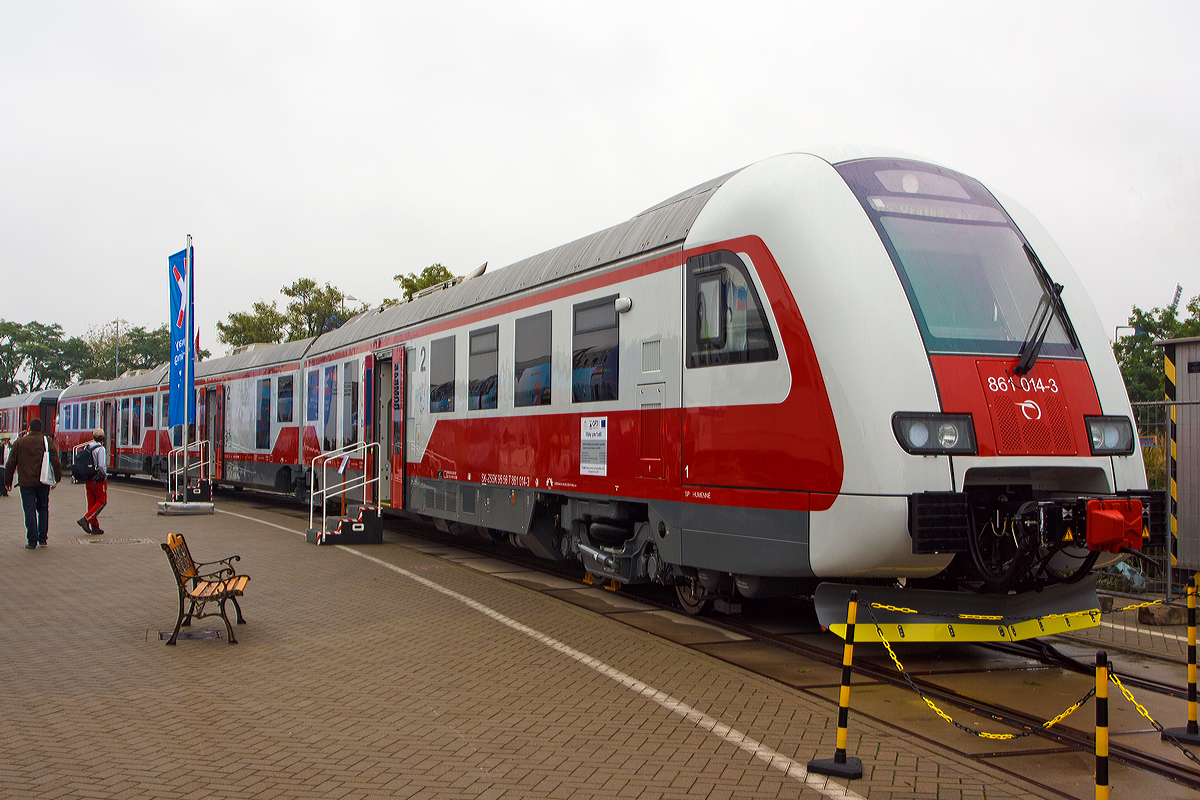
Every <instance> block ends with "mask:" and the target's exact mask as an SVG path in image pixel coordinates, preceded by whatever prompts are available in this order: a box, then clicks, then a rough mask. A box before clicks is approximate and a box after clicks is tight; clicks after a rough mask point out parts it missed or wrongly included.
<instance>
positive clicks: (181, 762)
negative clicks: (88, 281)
mask: <svg viewBox="0 0 1200 800" xmlns="http://www.w3.org/2000/svg"><path fill="white" fill-rule="evenodd" d="M157 494H158V493H157V491H155V490H153V489H149V488H146V487H145V485H139V484H124V483H120V482H114V484H113V486H112V490H111V492H110V501H109V507H108V508H107V509H106V510H105V520H106V524H105V529H106V531H107V533H106V536H105V537H104V538H105V539H106V540H107V543H104V544H101V543H99V541H98V538H99V537H97V538H96V539H87V538H84V537H79V536H75V535H74V534H72V533H71V532H70V527H72V526H73V522H72V521H73V520H74V518H75V517H74V516H72V513H73V512H74V510H75V509H76V508H78V507H81V506H82V504H83V492H82V487H76V486H70V485H60V487H59V488H58V489H56V490H55V492H54V493H53V495H52V497H51V533H50V537H51V543H52V546H51V547H50V548H47V549H46V550H44V551H43V550H38V551H28V552H27V551H24V550H23V549H22V548H21V544H22V540H23V524H22V522H21V519H20V507H19V504H14V503H12V502H11V501H0V618H3V619H4V620H5V628H4V633H3V639H2V640H0V641H2V646H0V676H2V677H0V682H2V684H0V742H3V746H4V748H5V754H4V756H3V758H0V800H8V798H18V797H37V798H52V797H66V796H76V797H96V798H103V800H108V799H109V798H139V799H140V798H149V797H154V798H180V799H181V800H186V799H187V798H193V797H194V798H202V797H203V798H209V797H235V796H236V797H254V798H262V800H271V798H275V797H334V798H340V799H341V800H346V799H347V798H358V797H364V798H365V797H408V798H450V797H479V798H509V797H522V798H525V797H529V798H540V797H546V798H550V797H553V798H560V797H561V798H567V799H568V800H582V799H583V798H590V797H645V798H696V797H705V798H725V797H737V798H759V797H762V798H767V797H780V796H786V797H797V796H800V797H818V796H819V795H818V794H817V793H816V792H814V791H813V790H811V789H809V788H806V787H802V786H801V784H799V783H798V782H797V781H795V780H794V779H792V778H789V777H787V776H785V775H783V774H782V773H780V772H779V771H777V770H774V769H771V768H770V767H768V766H767V765H766V764H764V763H763V762H762V761H759V760H758V759H756V758H754V757H753V756H751V755H750V754H748V753H746V752H744V751H742V750H740V749H738V748H736V747H735V746H733V745H731V744H729V743H728V742H725V741H723V740H721V739H718V738H717V737H716V736H714V735H713V734H711V733H709V732H707V731H704V730H702V729H700V728H698V727H696V725H694V724H693V723H691V722H689V721H687V720H685V719H683V718H681V717H680V716H678V715H676V714H673V713H671V712H669V711H667V710H665V709H664V708H662V707H660V706H659V705H658V704H657V703H655V702H654V701H652V700H650V699H648V698H646V697H642V696H640V695H637V694H635V693H634V692H631V691H629V690H628V689H626V688H624V687H623V686H621V685H620V684H618V683H616V682H615V681H613V680H611V679H610V678H608V677H605V676H604V675H602V674H600V673H599V672H597V671H596V670H594V669H592V668H590V667H588V666H585V665H584V664H581V663H578V662H577V661H575V660H573V659H571V658H569V657H567V656H566V655H564V654H562V653H559V652H557V651H554V650H551V649H550V648H548V647H546V646H545V645H544V644H542V643H540V642H538V641H536V640H534V639H532V638H531V637H529V636H527V635H525V634H523V633H521V632H519V631H515V630H512V629H511V628H508V627H505V626H504V625H501V624H499V623H498V622H496V621H495V620H492V619H489V618H488V617H486V616H484V615H482V614H480V613H478V612H476V611H473V610H470V609H468V608H467V607H466V606H464V605H462V604H461V603H459V602H458V601H456V600H453V599H451V598H448V597H446V596H445V595H443V594H440V593H438V592H436V591H434V590H432V589H430V588H428V587H425V586H422V585H420V584H418V583H416V582H415V581H413V580H411V579H409V578H407V577H404V576H403V575H400V574H396V573H394V572H391V571H389V570H386V569H384V568H383V567H381V566H379V565H377V564H374V563H371V562H368V561H366V560H365V559H363V558H359V557H357V556H355V555H353V554H352V553H350V552H346V551H344V550H339V549H337V548H316V547H313V546H311V545H306V544H305V543H304V541H303V538H302V537H301V536H296V535H293V534H289V533H287V532H285V531H281V530H279V529H277V528H272V527H268V526H264V525H258V524H255V523H254V522H250V521H247V520H244V519H240V518H238V517H234V516H231V515H229V514H216V515H214V516H212V517H184V518H168V517H158V516H156V515H155V514H154V503H155V501H156V500H157V499H158V498H157ZM218 508H219V509H225V508H228V510H232V511H234V512H235V513H237V514H242V515H244V516H249V517H256V518H259V519H263V520H267V521H270V522H273V523H275V524H277V525H282V526H284V527H285V528H289V529H293V530H296V531H301V530H302V529H303V527H304V523H303V522H300V521H298V520H296V519H295V518H293V517H291V516H289V515H287V514H286V513H282V514H281V513H276V512H274V511H272V510H270V509H263V508H256V507H254V503H253V502H252V501H248V502H247V501H242V502H238V503H233V502H232V501H229V502H228V504H227V502H226V501H225V500H224V498H221V497H220V496H219V497H218ZM168 531H175V532H180V533H183V534H185V535H186V536H187V537H188V541H189V544H190V546H191V549H192V552H193V554H194V555H195V556H196V557H197V558H199V559H201V560H211V559H214V558H218V557H222V556H225V555H229V554H231V553H238V554H240V555H241V556H242V560H241V562H239V563H238V567H239V569H240V570H242V571H244V572H245V573H246V574H248V575H250V576H251V582H250V585H249V587H248V589H247V594H246V597H245V598H244V599H243V601H242V609H243V612H244V614H245V616H246V619H247V621H248V624H247V625H245V626H239V628H238V631H237V634H238V639H239V642H240V644H238V645H236V646H231V645H228V644H227V643H226V642H225V641H224V631H223V624H222V623H221V622H220V620H219V619H218V620H217V621H216V622H215V623H214V622H213V621H212V620H211V619H210V620H201V621H198V622H197V623H196V624H195V625H194V628H196V629H209V630H220V632H221V636H222V638H221V639H219V640H196V641H187V640H184V641H180V642H179V644H178V645H177V646H176V647H174V648H168V647H164V646H163V644H162V643H161V642H160V641H159V639H158V632H159V631H163V630H167V631H169V630H170V629H171V628H172V627H173V625H174V620H175V610H176V607H177V602H178V601H177V595H176V591H175V587H174V584H173V581H172V579H171V576H170V572H169V570H168V567H167V563H166V558H165V556H164V555H163V553H162V551H161V549H159V548H158V547H157V546H155V545H145V544H116V543H115V542H116V541H117V540H121V539H133V538H150V539H154V540H156V541H163V540H165V537H166V534H167V532H168ZM81 539H82V540H83V541H85V542H87V544H77V543H76V542H77V541H79V540H81ZM354 549H355V550H358V551H361V552H363V553H365V554H368V555H370V556H372V557H374V558H379V559H382V560H383V561H385V562H388V563H389V564H394V565H395V566H396V567H398V568H401V569H404V570H407V571H409V572H411V573H413V574H415V575H418V576H420V577H423V578H426V579H428V580H431V581H434V582H436V583H438V584H440V585H442V586H445V587H446V588H447V589H450V590H453V591H455V592H459V593H461V594H463V595H465V596H467V597H470V598H472V599H473V600H475V601H476V602H479V603H481V604H483V605H485V606H488V607H490V608H492V609H495V610H496V611H497V612H499V613H501V614H503V615H505V616H507V617H509V618H511V619H513V620H516V621H517V622H519V623H521V624H524V625H528V626H529V627H531V628H533V629H535V630H537V631H539V632H541V633H542V634H544V635H546V636H548V637H552V638H553V639H555V640H557V641H559V642H562V643H563V644H564V645H566V646H568V647H571V648H574V649H575V650H577V651H579V652H582V653H586V654H588V655H590V656H592V657H594V658H596V659H599V660H601V661H603V662H604V663H605V664H607V665H608V666H609V667H611V668H612V669H615V670H619V671H620V672H622V673H624V674H626V675H629V676H632V677H633V678H635V679H637V680H640V681H643V682H644V683H646V684H648V685H650V686H653V687H654V688H655V689H657V690H659V691H661V692H664V693H666V694H668V695H670V696H671V697H674V698H676V699H677V700H679V701H682V702H685V703H687V704H689V705H690V706H691V707H692V708H694V709H696V710H697V711H698V712H701V713H704V714H707V715H709V716H710V717H712V718H714V719H717V720H718V721H720V722H722V723H724V724H726V725H730V726H732V727H734V728H736V729H738V730H740V731H742V732H743V733H745V734H747V735H748V736H751V737H753V738H755V739H757V740H759V741H761V742H762V743H763V744H764V745H766V746H768V747H771V748H773V749H774V750H776V751H777V752H779V753H781V754H783V755H785V756H787V757H790V758H793V759H795V760H796V761H798V762H800V763H801V764H804V763H805V762H807V761H808V759H810V758H813V757H828V756H830V755H832V749H833V737H834V735H835V732H836V730H835V727H834V722H833V720H834V718H835V716H836V709H835V708H832V707H831V706H829V705H827V704H824V703H822V702H820V701H818V700H815V699H813V698H812V697H811V696H809V695H806V694H804V693H801V692H796V691H793V690H791V689H789V688H787V687H785V686H782V685H780V684H777V683H775V682H774V681H771V680H769V679H766V678H762V677H759V676H756V675H752V674H750V673H747V672H744V671H742V670H741V669H739V668H737V667H734V666H731V665H728V664H725V663H723V662H719V661H715V660H713V659H710V658H709V657H707V656H705V655H703V654H701V653H698V652H696V651H693V650H689V649H687V648H685V647H683V646H680V645H676V644H672V643H670V642H667V641H664V640H660V639H656V638H654V637H653V636H651V635H649V634H647V633H644V632H642V631H639V630H637V629H634V628H631V627H628V626H626V625H624V624H621V623H619V622H617V621H614V620H612V619H608V618H606V617H603V616H598V615H596V614H594V613H592V612H590V611H587V610H585V609H582V608H580V607H578V606H574V605H569V604H567V603H565V602H561V601H559V600H557V599H554V598H553V597H550V596H548V595H544V594H539V593H537V592H534V591H532V590H530V589H526V588H523V587H522V586H521V585H519V584H515V583H513V582H506V581H503V580H498V579H496V578H494V577H492V576H490V575H489V574H487V573H486V572H482V571H479V570H475V569H471V568H470V567H469V566H464V565H459V564H456V563H452V562H449V561H446V560H442V559H439V558H437V557H434V556H431V555H427V554H425V553H422V552H419V551H417V550H414V549H410V548H406V547H402V546H398V545H395V544H385V545H381V546H375V547H359V548H354ZM852 734H853V735H852V736H851V738H850V746H851V748H852V750H853V751H854V752H855V753H858V754H860V757H864V766H865V767H866V768H867V770H868V772H867V779H865V780H863V781H856V782H854V783H853V785H852V787H851V788H852V789H853V790H854V791H856V792H859V793H861V794H863V795H865V796H867V797H871V798H875V797H893V796H896V797H900V796H907V797H911V796H914V794H913V793H914V792H916V793H919V794H922V795H927V796H931V797H955V798H965V797H984V796H986V797H989V798H1006V797H1030V796H1045V795H1044V794H1042V793H1040V792H1039V791H1038V790H1037V789H1036V788H1035V787H1032V786H1031V785H1028V784H1025V783H1023V782H1021V781H1019V780H1015V779H1013V778H1011V777H1010V776H1008V775H1006V774H1004V773H1001V772H999V771H998V770H994V769H992V768H991V767H989V766H987V765H981V764H979V763H977V762H974V761H971V760H969V759H965V758H959V757H956V756H953V755H950V754H947V753H944V752H941V751H939V750H937V749H936V748H933V747H931V746H929V745H928V744H926V743H924V742H922V741H921V740H918V739H916V738H915V737H910V736H907V735H904V734H902V733H898V732H896V731H894V730H892V729H888V728H883V727H881V726H878V725H874V724H871V723H870V722H868V721H864V720H855V721H854V723H853V731H852Z"/></svg>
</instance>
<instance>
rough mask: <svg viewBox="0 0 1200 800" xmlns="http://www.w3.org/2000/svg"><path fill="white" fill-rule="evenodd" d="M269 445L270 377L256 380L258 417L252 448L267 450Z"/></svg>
mask: <svg viewBox="0 0 1200 800" xmlns="http://www.w3.org/2000/svg"><path fill="white" fill-rule="evenodd" d="M270 447H271V379H270V378H262V379H261V380H259V382H258V419H257V420H255V425H254V448H255V449H256V450H268V449H270Z"/></svg>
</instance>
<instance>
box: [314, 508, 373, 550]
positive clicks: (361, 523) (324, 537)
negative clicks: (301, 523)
mask: <svg viewBox="0 0 1200 800" xmlns="http://www.w3.org/2000/svg"><path fill="white" fill-rule="evenodd" d="M325 528H326V530H323V531H322V530H318V529H316V528H309V529H308V531H307V533H306V535H305V539H306V541H307V542H308V543H309V544H318V545H319V544H382V543H383V510H382V509H381V508H380V507H379V506H359V507H358V513H357V515H354V514H352V515H351V516H348V517H328V518H327V519H326V522H325Z"/></svg>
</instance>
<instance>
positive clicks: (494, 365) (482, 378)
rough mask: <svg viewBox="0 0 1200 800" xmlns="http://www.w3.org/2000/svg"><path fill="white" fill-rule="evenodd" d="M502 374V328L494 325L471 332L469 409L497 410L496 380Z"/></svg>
mask: <svg viewBox="0 0 1200 800" xmlns="http://www.w3.org/2000/svg"><path fill="white" fill-rule="evenodd" d="M499 373H500V328H499V327H498V326H496V325H493V326H492V327H490V328H482V329H480V330H477V331H471V354H470V359H469V360H468V363H467V381H468V383H467V408H469V409H470V410H472V411H478V410H480V409H488V408H496V407H497V402H496V401H497V394H496V379H497V377H498V375H499Z"/></svg>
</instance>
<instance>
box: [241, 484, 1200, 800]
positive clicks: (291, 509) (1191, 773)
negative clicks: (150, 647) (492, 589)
mask: <svg viewBox="0 0 1200 800" xmlns="http://www.w3.org/2000/svg"><path fill="white" fill-rule="evenodd" d="M244 497H245V499H246V500H247V501H249V502H250V503H252V504H254V505H256V506H258V507H260V508H262V509H264V510H270V511H272V512H274V513H281V514H284V515H287V516H291V517H295V518H297V519H306V518H307V513H306V512H304V511H303V510H302V509H298V508H297V507H296V506H295V505H294V503H292V502H290V501H289V500H288V499H287V498H276V497H274V496H270V495H263V494H257V493H254V494H251V493H249V492H247V493H246V494H245V495H244ZM385 530H391V531H393V532H397V533H403V534H404V535H407V536H414V537H417V538H421V539H424V540H427V541H429V542H432V543H437V544H440V545H445V546H448V547H454V548H456V549H459V550H462V551H466V552H471V553H474V554H477V555H479V556H486V557H490V558H495V559H500V560H503V561H506V562H508V563H512V564H514V565H516V566H520V567H521V568H523V569H528V570H532V571H536V572H539V573H542V574H547V575H553V576H556V577H558V578H562V579H566V580H571V581H580V572H581V570H580V568H578V566H577V565H574V566H572V567H570V568H568V567H565V566H564V565H560V564H554V563H550V562H546V561H544V560H542V559H539V558H536V557H534V556H532V555H531V554H529V553H526V552H525V551H523V550H521V549H519V548H516V547H512V546H509V545H503V544H495V543H488V542H484V541H482V540H476V539H473V538H468V537H459V536H454V535H451V534H446V533H442V532H440V531H438V530H437V529H435V528H434V527H433V526H431V525H420V524H413V523H410V522H408V521H405V520H399V519H395V518H388V519H387V520H386V521H385ZM581 586H582V583H581ZM622 594H623V595H624V596H626V597H629V598H632V599H636V600H637V601H639V602H641V603H644V604H645V605H646V606H647V607H648V608H653V609H656V610H668V609H669V610H673V611H679V606H678V604H677V602H676V600H675V598H674V594H673V592H669V591H668V590H666V589H665V588H664V587H656V586H631V587H625V588H624V589H622ZM800 608H801V610H802V608H803V607H800ZM809 608H811V606H809ZM680 613H682V612H680ZM704 622H705V623H706V624H708V625H712V626H714V627H716V628H720V629H724V630H726V631H729V632H731V633H735V634H738V635H740V636H745V637H747V638H749V639H751V640H754V641H757V642H762V643H769V644H771V645H773V646H775V647H778V648H780V649H781V650H783V651H787V652H790V653H794V654H796V655H797V656H801V657H803V658H806V659H810V660H812V661H815V662H819V663H822V664H827V665H830V666H834V667H840V665H841V662H842V648H841V640H840V639H836V638H835V637H832V634H830V637H831V638H830V639H829V640H828V644H827V646H820V645H817V644H812V643H810V642H804V641H799V640H798V639H797V638H795V637H794V636H788V635H781V634H776V633H772V632H770V631H768V630H765V629H764V628H762V627H761V626H758V625H756V624H755V620H754V616H753V614H749V615H746V616H744V617H743V616H742V615H738V616H716V617H705V618H704ZM812 624H813V626H814V630H813V633H816V632H817V630H816V628H815V626H816V621H815V613H812ZM860 624H862V621H861V620H860ZM685 646H686V645H685ZM958 647H980V648H983V649H984V650H987V651H991V652H995V653H1003V654H1007V655H1009V656H1016V657H1017V658H1018V659H1024V660H1027V661H1030V662H1036V664H1039V665H1043V666H1046V667H1055V668H1059V669H1062V670H1066V671H1069V672H1072V673H1078V674H1087V675H1091V674H1093V667H1092V666H1091V665H1088V664H1085V663H1083V662H1080V661H1078V660H1077V659H1075V658H1072V657H1071V656H1069V655H1066V654H1064V653H1062V652H1061V651H1059V650H1058V649H1057V648H1056V647H1054V646H1053V645H1052V644H1050V643H1048V642H1042V641H1040V640H1035V641H1031V642H1019V643H995V644H987V645H965V646H964V645H960V646H958ZM861 650H862V648H861V647H860V648H859V651H860V652H861ZM706 652H708V651H706ZM709 655H713V654H712V653H709ZM715 657H717V658H721V656H720V655H719V654H718V655H716V656H715ZM724 660H729V659H724ZM730 663H736V662H734V661H731V660H730ZM741 666H743V668H746V667H745V665H741ZM1029 668H1030V667H1029V666H1025V667H1021V666H1017V667H1015V669H1029ZM1003 669H1013V668H1012V667H1003V666H1001V667H999V668H993V667H986V668H980V669H977V670H974V671H977V672H981V673H982V672H987V673H994V672H997V671H998V670H1003ZM970 671H972V670H969V669H962V668H956V669H952V670H940V671H939V670H928V669H921V670H910V673H909V674H910V677H911V678H912V680H913V682H914V683H915V685H916V686H918V687H919V688H920V689H921V691H922V692H924V693H925V694H926V695H927V696H928V697H929V698H931V699H933V700H934V701H935V702H937V703H939V704H941V705H944V706H945V707H948V708H954V709H958V710H962V711H966V712H968V713H970V714H974V715H978V716H982V717H984V718H985V719H988V720H991V721H993V722H995V723H997V724H999V725H1004V726H1008V727H1011V728H1014V729H1016V731H1018V732H1019V731H1029V732H1030V734H1029V735H1030V736H1031V737H1039V738H1040V739H1042V740H1045V741H1047V742H1051V743H1054V744H1056V745H1059V746H1062V747H1068V748H1071V749H1074V750H1077V751H1080V752H1085V753H1088V754H1091V753H1093V752H1094V751H1095V736H1094V731H1093V730H1092V729H1091V728H1090V727H1088V728H1087V729H1086V730H1082V729H1078V728H1072V727H1070V726H1069V725H1067V724H1064V723H1060V724H1058V725H1056V726H1054V727H1053V728H1050V729H1045V728H1043V727H1042V723H1043V722H1044V721H1045V720H1043V719H1041V718H1039V717H1037V716H1035V715H1032V714H1029V713H1027V712H1024V711H1022V710H1020V709H1016V708H1012V707H1009V706H1006V705H1004V704H1003V703H999V702H988V701H985V700H981V699H980V698H978V697H973V696H969V695H967V694H965V693H963V692H959V691H955V690H952V689H948V688H946V687H945V686H942V685H939V684H938V683H937V682H936V681H934V680H932V679H931V678H932V677H934V676H938V675H940V676H945V675H946V674H952V673H963V672H970ZM854 674H855V676H856V678H857V679H858V680H857V682H863V681H864V680H865V681H871V682H878V683H881V684H886V685H890V686H896V687H902V688H905V689H908V684H907V682H906V681H905V679H904V677H903V676H901V675H900V674H899V673H898V672H897V671H896V669H895V667H894V666H893V665H892V664H891V662H890V661H888V660H885V659H883V658H878V657H875V658H871V657H861V656H859V653H858V652H856V659H855V662H854ZM1116 674H1117V675H1118V677H1120V679H1121V681H1122V682H1123V683H1125V685H1126V686H1129V687H1130V688H1131V689H1136V690H1138V691H1141V692H1152V693H1155V694H1160V695H1164V696H1168V697H1172V698H1185V697H1186V688H1185V687H1183V686H1181V685H1174V684H1170V683H1166V682H1163V681H1157V680H1153V679H1148V678H1144V677H1141V676H1137V675H1133V674H1129V673H1128V672H1127V671H1122V670H1118V671H1117V672H1116ZM923 676H925V677H923ZM768 677H769V676H768ZM794 688H796V689H797V690H800V691H805V692H807V693H808V694H810V695H812V696H815V697H822V698H824V699H826V700H828V698H825V696H824V695H821V694H820V693H818V692H815V691H812V689H813V688H814V687H803V686H795V687H794ZM1112 691H1113V692H1115V691H1116V690H1115V687H1114V689H1113V690H1112ZM1117 694H1118V696H1119V693H1117ZM833 704H834V705H836V701H834V702H833ZM854 713H856V714H864V712H862V711H859V710H857V709H856V710H855V712H854ZM1081 713H1085V714H1086V712H1081ZM865 715H866V716H870V717H871V718H872V719H875V720H876V721H877V722H880V723H882V724H885V725H895V723H894V722H893V721H889V720H887V719H882V718H879V717H877V716H873V715H870V714H865ZM1088 719H1090V717H1088ZM906 731H907V732H908V733H909V734H910V735H916V736H918V737H920V738H922V739H925V740H926V741H929V742H930V743H932V744H937V745H940V746H946V744H945V742H943V741H938V740H935V739H932V738H929V737H926V736H922V735H921V734H920V733H917V732H915V731H912V730H908V729H906ZM959 752H960V753H961V754H962V755H964V756H966V757H973V758H981V757H983V756H986V755H989V754H975V755H972V754H971V753H968V752H965V751H961V750H960V751H959ZM1109 755H1110V758H1111V759H1113V760H1115V761H1119V762H1121V763H1124V764H1126V765H1128V766H1130V767H1133V768H1135V769H1138V770H1143V771H1145V772H1149V773H1152V774H1155V775H1159V776H1162V777H1164V778H1167V779H1169V780H1172V781H1175V782H1177V783H1179V784H1182V785H1184V786H1187V787H1190V788H1193V789H1200V767H1195V768H1193V767H1189V766H1188V765H1187V764H1181V763H1179V762H1176V761H1173V760H1171V759H1169V758H1164V757H1162V756H1159V755H1157V754H1155V753H1150V752H1147V751H1145V750H1141V749H1138V748H1135V747H1132V746H1129V745H1126V744H1123V743H1121V742H1119V741H1113V740H1112V739H1110V740H1109ZM988 763H990V764H991V765H992V766H994V767H998V768H1000V769H1005V767H1004V766H1003V765H1002V764H997V763H996V762H995V761H989V762H988ZM1006 771H1009V772H1010V773H1011V774H1013V775H1016V776H1017V777H1020V778H1022V779H1024V780H1027V781H1029V780H1031V778H1030V776H1028V775H1024V774H1020V773H1017V772H1015V771H1013V770H1006ZM1033 782H1034V783H1038V785H1040V786H1042V787H1043V788H1045V789H1046V790H1047V791H1051V792H1055V793H1058V794H1061V795H1063V796H1065V797H1069V796H1071V795H1067V794H1065V793H1063V792H1061V791H1059V790H1057V789H1055V788H1054V787H1052V786H1048V785H1045V784H1044V783H1040V782H1038V781H1037V780H1036V779H1033Z"/></svg>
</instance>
